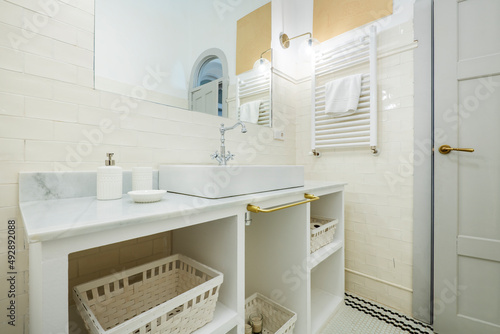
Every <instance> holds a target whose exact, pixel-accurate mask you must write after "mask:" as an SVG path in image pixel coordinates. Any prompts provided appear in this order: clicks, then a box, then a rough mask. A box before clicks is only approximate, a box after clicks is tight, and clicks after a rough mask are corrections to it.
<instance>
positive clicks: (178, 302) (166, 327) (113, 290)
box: [73, 254, 223, 334]
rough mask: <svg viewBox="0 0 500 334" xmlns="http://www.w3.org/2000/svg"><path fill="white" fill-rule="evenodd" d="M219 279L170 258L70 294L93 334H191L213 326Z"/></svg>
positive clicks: (214, 273)
mask: <svg viewBox="0 0 500 334" xmlns="http://www.w3.org/2000/svg"><path fill="white" fill-rule="evenodd" d="M222 280H223V275H222V273H220V272H218V271H216V270H213V269H211V268H209V267H207V266H205V265H203V264H201V263H199V262H197V261H194V260H192V259H190V258H188V257H186V256H183V255H179V254H177V255H172V256H169V257H166V258H163V259H160V260H157V261H154V262H151V263H148V264H144V265H141V266H138V267H135V268H132V269H129V270H125V271H122V272H119V273H117V274H114V275H110V276H106V277H103V278H100V279H97V280H94V281H91V282H88V283H85V284H81V285H78V286H75V287H74V288H73V298H74V300H75V302H76V307H77V309H78V312H79V313H80V315H81V316H82V318H83V320H84V322H85V325H86V326H87V329H88V330H89V331H90V333H93V334H104V333H106V334H111V333H120V334H129V333H133V334H142V333H148V334H151V333H160V332H161V333H164V334H170V333H191V332H193V331H195V330H196V329H198V328H200V327H202V326H204V325H205V324H207V323H208V322H210V321H212V319H213V315H214V311H215V305H216V302H217V298H218V296H219V288H220V285H221V284H222Z"/></svg>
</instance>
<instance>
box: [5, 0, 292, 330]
mask: <svg viewBox="0 0 500 334" xmlns="http://www.w3.org/2000/svg"><path fill="white" fill-rule="evenodd" d="M93 11H94V0H71V1H68V0H64V1H63V0H44V1H39V0H1V1H0V59H1V61H0V162H1V163H0V241H1V240H4V239H5V236H6V230H7V220H8V219H10V218H16V220H17V221H18V231H17V234H18V235H22V234H24V229H23V228H22V222H21V217H20V214H19V210H18V176H17V174H18V172H19V171H50V170H93V169H95V168H97V167H98V166H100V165H102V164H103V161H104V159H105V153H106V152H110V151H111V152H115V153H116V155H115V158H116V161H117V163H118V164H119V165H121V166H123V167H124V168H125V169H130V168H132V167H133V166H137V165H141V166H152V167H154V168H157V166H158V164H160V163H207V164H212V163H213V161H212V160H211V159H210V154H211V153H213V152H215V150H216V149H218V146H219V141H218V135H219V132H218V127H219V125H220V123H221V121H222V119H220V118H218V117H213V116H209V115H204V114H200V113H194V112H189V111H185V110H180V109H177V108H172V107H168V106H162V105H159V104H155V103H150V102H138V101H133V100H130V99H129V98H123V97H120V96H119V95H116V94H112V93H107V92H102V91H97V90H94V89H93V74H92V67H93V36H94V31H93V29H94V19H93ZM276 89H277V92H280V90H284V91H285V92H286V94H287V95H288V93H289V91H290V89H293V85H291V84H290V83H289V84H286V85H285V84H284V85H283V87H279V86H277V87H276ZM283 94H284V93H283ZM293 105H294V104H293V100H290V101H289V102H288V104H287V105H286V106H283V107H280V108H277V109H278V110H277V111H276V117H277V118H278V121H277V123H276V124H281V126H282V127H283V128H284V130H285V132H286V139H285V141H275V140H273V139H272V130H271V129H269V128H262V127H260V126H256V125H248V126H247V128H248V133H246V134H241V133H239V132H237V131H231V132H229V133H227V135H226V145H227V147H228V148H229V149H230V150H231V152H232V153H234V154H235V155H236V159H235V160H236V162H238V163H244V164H294V163H295V111H296V110H295V108H294V107H293ZM103 120H104V122H107V123H106V124H104V125H105V126H104V127H103V124H102V122H103ZM283 120H284V121H283ZM223 122H225V123H228V124H230V123H232V122H234V121H233V120H227V119H224V120H223ZM103 129H104V130H106V131H104V130H103ZM4 245H5V244H4V243H3V242H1V243H0V247H1V248H0V279H1V280H0V291H1V293H0V306H1V308H2V309H3V310H5V308H4V305H6V303H7V302H8V299H7V298H6V297H7V296H6V294H5V293H4V292H5V291H6V290H5V288H6V281H5V280H4V279H2V278H3V275H4V274H5V273H6V272H7V270H6V268H5V265H6V261H5V256H6V254H7V249H6V248H5V247H4ZM17 247H18V254H19V255H18V258H17V261H18V263H17V266H18V272H19V276H18V281H19V285H18V291H17V292H18V296H17V299H16V301H17V321H16V327H12V326H9V325H8V324H7V323H6V317H4V316H3V313H2V318H1V319H0V333H12V334H20V333H25V334H27V333H28V329H27V326H28V303H27V300H28V297H27V293H28V287H27V284H26V282H27V279H28V275H29V273H28V256H27V254H28V250H27V246H25V245H24V241H22V242H19V243H18V244H17Z"/></svg>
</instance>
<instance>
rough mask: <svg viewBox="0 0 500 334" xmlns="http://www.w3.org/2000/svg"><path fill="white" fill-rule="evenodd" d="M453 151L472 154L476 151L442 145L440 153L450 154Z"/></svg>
mask: <svg viewBox="0 0 500 334" xmlns="http://www.w3.org/2000/svg"><path fill="white" fill-rule="evenodd" d="M451 151H459V152H470V153H472V152H474V149H473V148H453V147H451V146H450V145H441V147H439V153H441V154H448V153H450V152H451Z"/></svg>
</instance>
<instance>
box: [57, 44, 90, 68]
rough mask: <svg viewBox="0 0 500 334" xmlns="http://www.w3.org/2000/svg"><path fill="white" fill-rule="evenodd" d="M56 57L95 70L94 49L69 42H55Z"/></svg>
mask: <svg viewBox="0 0 500 334" xmlns="http://www.w3.org/2000/svg"><path fill="white" fill-rule="evenodd" d="M54 58H55V59H57V60H60V61H62V62H65V63H68V64H72V65H76V66H79V67H83V68H86V69H90V70H93V68H94V52H93V51H90V50H86V49H83V48H81V47H78V46H75V45H71V44H67V43H62V42H55V43H54Z"/></svg>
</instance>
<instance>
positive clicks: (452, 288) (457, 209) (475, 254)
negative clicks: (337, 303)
mask: <svg viewBox="0 0 500 334" xmlns="http://www.w3.org/2000/svg"><path fill="white" fill-rule="evenodd" d="M434 5H435V16H434V17H435V22H434V24H435V35H434V37H435V39H434V45H435V63H434V65H435V66H434V68H435V71H434V73H435V76H434V82H435V98H434V100H435V112H434V125H435V146H434V147H435V152H434V159H435V165H434V166H435V174H434V176H435V186H434V191H435V201H434V210H435V215H434V225H435V227H434V233H435V238H434V250H435V251H434V260H435V262H434V273H435V275H434V326H435V327H434V328H435V330H436V332H438V333H439V334H448V333H449V334H462V333H463V334H471V333H478V334H490V333H491V334H492V333H496V334H498V333H500V1H498V0H436V1H435V2H434ZM441 145H449V146H451V147H453V148H473V149H474V152H473V153H469V152H459V151H451V152H450V153H449V154H441V153H439V152H438V148H439V147H440V146H441Z"/></svg>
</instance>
